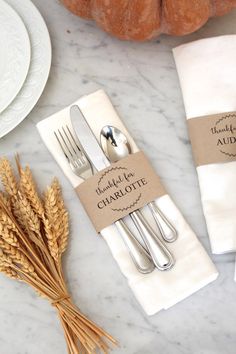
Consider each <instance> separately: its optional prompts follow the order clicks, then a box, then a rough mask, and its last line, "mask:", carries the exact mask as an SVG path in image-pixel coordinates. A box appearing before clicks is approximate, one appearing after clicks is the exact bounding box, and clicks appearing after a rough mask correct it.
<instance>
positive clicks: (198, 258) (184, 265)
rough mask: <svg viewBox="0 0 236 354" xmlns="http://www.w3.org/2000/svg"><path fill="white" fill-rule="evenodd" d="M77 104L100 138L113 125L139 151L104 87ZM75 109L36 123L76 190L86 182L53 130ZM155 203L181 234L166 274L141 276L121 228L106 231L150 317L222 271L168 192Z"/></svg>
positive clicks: (66, 122) (104, 234) (66, 121)
mask: <svg viewBox="0 0 236 354" xmlns="http://www.w3.org/2000/svg"><path fill="white" fill-rule="evenodd" d="M74 104H77V105H78V106H79V107H80V109H81V111H82V113H83V115H84V117H85V118H86V120H87V122H88V124H89V126H90V128H91V129H92V131H93V133H94V135H95V136H96V138H97V140H98V141H99V136H100V132H101V129H102V127H104V126H105V125H112V126H115V127H117V128H118V129H119V130H121V131H122V132H123V133H124V134H125V135H126V137H127V139H128V140H129V144H130V147H131V151H132V152H133V153H136V152H138V151H139V149H138V147H137V145H136V144H135V141H134V140H133V138H132V136H131V135H130V133H129V132H128V130H127V128H126V127H125V125H124V124H123V122H122V121H121V119H120V118H119V116H118V114H117V112H116V110H115V109H114V107H113V105H112V103H111V101H110V99H109V97H108V96H107V95H106V93H105V92H104V91H103V90H99V91H96V92H94V93H92V94H90V95H88V96H83V97H82V98H80V99H78V100H77V101H76V102H75V103H74ZM70 107H71V106H68V107H66V108H64V109H63V110H61V111H59V112H57V113H55V114H53V115H52V116H50V117H48V118H46V119H44V120H42V121H41V122H39V123H38V124H37V128H38V130H39V133H40V135H41V137H42V139H43V141H44V143H45V145H46V146H47V148H48V149H49V151H50V152H51V154H52V156H53V157H54V158H55V160H56V161H57V163H58V164H59V166H60V167H61V169H62V170H63V172H64V174H65V175H66V177H67V178H68V180H69V181H70V182H71V184H72V186H73V187H74V188H75V189H77V187H78V186H79V184H81V183H82V182H83V180H82V179H81V178H79V177H78V176H76V175H75V174H74V173H73V172H72V170H71V168H70V166H69V164H68V161H67V160H66V158H65V156H64V155H63V153H62V152H61V149H60V146H59V144H58V142H57V140H56V138H55V134H54V131H56V130H58V129H61V127H62V126H65V125H68V126H69V127H70V128H71V129H72V125H71V120H70ZM155 203H156V204H157V205H158V207H159V209H160V210H161V211H162V212H163V213H164V214H165V215H166V216H167V217H168V218H169V220H170V221H171V223H172V224H173V225H175V228H176V230H177V232H178V235H179V236H178V239H177V241H176V242H173V243H172V244H168V247H169V249H170V251H171V252H172V254H173V255H174V257H175V259H176V264H175V266H174V267H173V268H172V269H171V270H170V271H168V272H161V271H159V270H157V269H155V270H154V271H153V272H152V273H150V274H141V273H140V272H138V271H137V269H136V267H135V266H134V264H133V261H132V259H131V258H130V255H129V252H128V250H127V247H126V246H125V244H124V242H123V240H122V238H121V236H120V234H119V232H118V230H117V228H116V227H115V226H114V225H111V226H108V227H106V228H104V229H103V230H102V231H101V236H102V238H103V239H104V241H105V242H106V243H107V246H108V247H109V249H110V251H111V254H112V256H113V257H114V259H115V261H116V262H117V264H118V266H119V268H120V270H121V272H122V273H123V275H124V276H125V277H126V279H127V282H128V284H129V286H130V288H131V290H132V291H133V293H134V295H135V297H136V299H137V300H138V302H139V303H140V305H141V306H142V308H143V309H144V311H145V312H146V313H147V314H148V315H153V314H155V313H157V312H158V311H160V310H162V309H167V308H169V307H170V306H173V305H174V304H176V303H178V302H179V301H182V300H183V299H185V298H186V297H188V296H190V295H192V294H193V293H195V292H196V291H198V290H199V289H201V288H202V287H204V286H206V285H207V284H209V283H210V282H212V281H214V280H215V279H216V278H217V276H218V272H217V269H216V268H215V266H214V264H213V262H212V260H211V259H210V257H209V256H208V254H207V252H206V251H205V249H204V248H203V246H202V245H201V243H200V242H199V240H198V238H197V237H196V235H195V234H194V232H193V231H192V229H191V228H190V226H189V225H188V223H187V222H186V220H185V219H184V217H183V216H182V214H181V213H180V211H179V210H178V208H177V207H176V205H175V204H174V203H173V201H172V199H171V198H170V196H169V195H168V194H165V195H163V196H161V197H159V198H157V199H155ZM143 212H144V215H145V217H146V218H147V220H148V221H149V222H150V224H151V225H152V226H153V227H154V228H155V222H154V220H153V218H152V217H151V215H150V212H149V211H148V210H147V207H145V208H144V210H143ZM125 221H126V223H127V225H128V226H129V227H130V228H131V229H132V230H133V231H135V230H134V229H133V228H132V227H133V225H132V222H131V220H130V218H126V220H125ZM137 236H138V234H137ZM186 270H187V271H186Z"/></svg>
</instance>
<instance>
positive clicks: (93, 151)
mask: <svg viewBox="0 0 236 354" xmlns="http://www.w3.org/2000/svg"><path fill="white" fill-rule="evenodd" d="M70 117H71V123H72V126H73V128H74V130H75V133H76V134H77V136H78V137H79V142H80V144H81V146H82V148H83V150H84V152H85V154H86V155H87V156H88V158H89V160H90V161H91V162H92V164H93V165H94V167H95V168H96V169H97V170H98V171H101V170H103V169H104V168H106V167H107V166H109V165H110V161H109V160H108V158H107V157H106V155H105V153H104V152H103V150H102V148H101V147H100V145H99V143H98V141H97V139H96V137H95V135H94V134H93V132H92V130H91V129H90V127H89V125H88V123H87V121H86V119H85V117H84V115H83V113H82V112H81V110H80V108H79V106H77V105H73V106H72V107H71V108H70Z"/></svg>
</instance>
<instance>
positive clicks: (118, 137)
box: [100, 125, 132, 162]
mask: <svg viewBox="0 0 236 354" xmlns="http://www.w3.org/2000/svg"><path fill="white" fill-rule="evenodd" d="M100 142H101V146H102V149H103V151H104V152H105V154H106V156H107V158H108V159H109V160H110V161H111V162H116V161H119V160H121V159H123V158H124V157H126V156H128V155H130V154H131V153H132V149H131V146H130V143H129V141H128V139H127V138H126V136H125V135H124V134H123V133H122V132H121V131H120V130H119V129H118V128H116V127H113V126H111V125H106V126H105V127H103V128H102V130H101V134H100Z"/></svg>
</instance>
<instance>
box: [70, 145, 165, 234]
mask: <svg viewBox="0 0 236 354" xmlns="http://www.w3.org/2000/svg"><path fill="white" fill-rule="evenodd" d="M76 192H77V194H78V196H79V198H80V201H81V202H82V204H83V206H84V208H85V210H86V212H87V214H88V216H89V218H90V220H91V221H92V223H93V225H94V227H95V230H96V231H97V232H98V233H99V232H100V231H101V230H103V229H104V228H106V227H107V226H109V225H112V224H113V223H114V222H115V221H117V220H119V219H122V218H124V217H125V216H127V215H128V214H130V213H132V212H133V211H135V210H137V209H141V208H143V207H144V206H145V205H147V204H148V203H150V202H151V201H153V200H155V199H156V198H158V197H161V196H162V195H165V194H166V192H165V189H164V187H163V186H162V184H161V182H160V179H159V177H158V176H157V174H156V173H155V171H154V169H153V168H152V166H151V164H150V162H149V161H148V159H147V157H146V156H145V154H144V153H143V152H141V151H139V152H136V153H134V154H131V155H129V156H127V157H126V158H123V159H122V160H120V161H118V162H116V163H113V164H111V165H110V166H109V167H107V168H105V169H103V170H101V171H99V172H97V173H95V174H94V175H93V176H92V177H90V178H88V179H86V180H85V181H84V182H82V183H81V184H80V185H79V186H78V187H77V188H76Z"/></svg>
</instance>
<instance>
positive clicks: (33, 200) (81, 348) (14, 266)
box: [0, 158, 116, 354]
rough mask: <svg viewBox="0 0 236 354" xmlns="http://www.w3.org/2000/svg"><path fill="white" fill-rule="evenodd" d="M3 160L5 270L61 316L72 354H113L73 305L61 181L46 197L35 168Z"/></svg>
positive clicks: (0, 244)
mask: <svg viewBox="0 0 236 354" xmlns="http://www.w3.org/2000/svg"><path fill="white" fill-rule="evenodd" d="M17 166H18V175H19V176H18V177H16V176H15V174H14V171H13V169H12V166H11V164H10V162H9V161H8V160H7V159H5V158H4V159H1V160H0V177H1V180H2V184H3V186H4V192H0V271H1V272H3V273H5V274H6V275H7V276H8V277H10V278H13V279H17V280H21V281H24V282H26V283H27V284H29V285H31V286H32V287H33V288H34V289H35V290H36V291H37V293H38V294H40V295H41V296H43V297H46V298H47V299H48V300H49V301H50V302H51V304H52V305H53V306H55V308H56V309H57V311H58V314H59V317H60V321H61V324H62V326H63V329H64V333H65V338H66V342H67V347H68V353H69V354H79V353H95V352H97V350H100V351H101V352H103V353H107V352H108V349H109V347H108V344H107V341H111V342H112V343H116V342H115V340H114V339H113V338H112V337H111V336H110V335H109V334H107V333H106V332H105V331H103V330H102V329H101V328H99V327H97V326H96V324H94V323H93V322H91V321H90V320H88V319H87V318H86V317H85V316H84V315H82V313H81V312H80V311H79V310H78V308H76V306H75V305H74V304H73V302H72V300H71V297H70V295H69V294H68V290H67V287H66V284H65V281H64V277H63V272H62V262H61V260H62V254H63V252H64V251H65V250H66V247H67V242H68V236H69V220H68V212H67V211H66V208H65V205H64V202H63V198H62V193H61V188H60V185H59V183H58V181H57V180H56V179H54V181H53V182H52V184H51V186H50V187H49V188H48V189H47V191H46V192H45V193H44V197H43V198H41V197H40V196H39V194H38V192H37V188H36V184H35V182H34V180H33V177H32V173H31V170H30V168H29V167H26V168H22V166H21V165H20V163H19V159H17Z"/></svg>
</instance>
